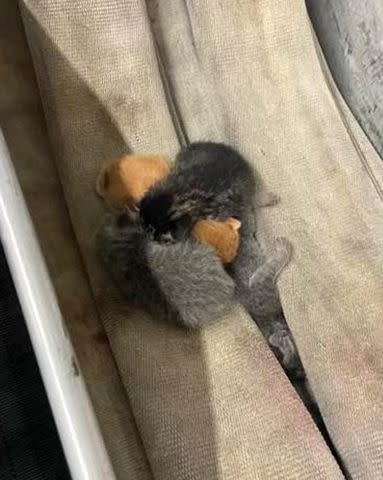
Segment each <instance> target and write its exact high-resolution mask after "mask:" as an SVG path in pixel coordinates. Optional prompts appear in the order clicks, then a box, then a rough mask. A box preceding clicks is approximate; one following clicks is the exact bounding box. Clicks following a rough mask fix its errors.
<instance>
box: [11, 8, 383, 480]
mask: <svg viewBox="0 0 383 480" xmlns="http://www.w3.org/2000/svg"><path fill="white" fill-rule="evenodd" d="M147 3H148V5H146V3H145V2H144V1H143V0H130V1H124V0H114V1H113V2H104V1H101V0H78V1H77V2H71V1H69V0H49V1H48V0H42V1H41V0H39V1H38V0H23V1H22V2H21V5H22V12H23V18H24V24H25V26H26V30H27V33H28V37H29V44H30V47H31V50H32V54H33V58H34V62H35V68H36V72H37V76H38V81H39V84H40V89H41V95H42V100H43V105H44V109H45V114H46V118H47V120H48V127H49V133H50V138H51V141H52V144H53V147H54V160H55V164H56V166H57V170H58V174H59V178H60V182H61V185H62V188H63V192H64V197H65V202H66V206H67V208H68V213H69V216H70V219H71V222H72V225H73V230H74V234H75V237H76V241H77V244H78V247H79V254H80V256H81V260H82V261H83V265H84V270H82V269H81V268H80V267H79V266H78V265H81V263H80V259H79V257H78V256H77V255H78V252H76V251H73V252H72V253H71V255H72V256H70V257H69V258H68V261H67V262H66V263H65V266H66V268H67V269H68V270H70V271H71V272H72V271H75V272H76V275H81V277H78V278H79V280H78V281H79V282H80V279H81V282H82V283H81V285H83V289H84V295H83V296H82V297H75V298H72V300H73V303H72V308H73V306H74V305H75V306H77V307H78V308H81V309H82V308H84V305H87V306H88V308H89V310H87V311H86V312H83V313H82V314H81V316H83V315H85V316H86V317H87V318H88V317H92V315H96V312H97V315H98V317H99V318H100V319H101V321H102V323H103V325H104V327H105V330H106V332H107V336H108V340H109V342H110V347H111V349H112V351H113V354H114V358H115V362H116V366H117V368H118V371H119V374H120V376H121V380H122V382H123V385H124V394H125V398H123V394H122V393H121V391H120V390H119V389H118V388H117V387H116V384H117V381H116V383H114V382H113V381H112V380H113V375H115V374H114V373H113V375H112V374H111V375H110V377H109V376H108V372H107V366H108V365H110V363H108V362H110V360H108V361H106V360H105V365H104V364H103V361H102V360H103V359H106V357H107V356H106V355H105V356H104V357H102V359H101V356H100V357H97V355H96V354H95V353H94V351H93V349H91V350H92V355H93V357H91V358H89V357H87V358H84V362H85V363H86V360H88V365H92V362H94V365H95V366H96V367H95V368H96V369H97V368H98V374H99V375H98V376H97V379H98V382H100V383H102V382H105V383H104V388H105V389H104V390H103V389H102V388H101V387H100V386H99V388H100V392H97V388H94V397H95V403H97V398H105V397H103V395H108V394H109V397H108V398H109V404H107V403H106V402H104V403H103V402H102V401H101V402H100V403H99V408H98V414H99V415H100V422H101V425H104V432H105V437H106V442H107V445H108V448H109V451H110V452H111V456H112V460H113V463H114V466H115V470H116V472H117V476H118V478H121V479H125V478H126V479H128V478H140V479H141V478H142V479H149V478H150V479H152V478H153V479H164V480H165V479H166V480H172V479H177V480H179V479H181V480H182V479H201V480H202V479H206V478H208V479H211V480H215V479H220V480H221V479H225V480H226V479H227V480H237V479H238V478H241V479H244V480H247V479H248V480H250V479H259V480H268V479H281V480H282V479H283V480H288V479H298V480H300V479H313V478H315V479H340V478H344V476H343V474H342V473H341V471H340V469H339V467H338V465H337V463H336V460H335V458H334V457H333V456H332V455H331V453H330V450H329V449H328V447H327V445H326V444H325V442H324V441H323V439H322V437H321V435H320V433H319V432H318V430H317V429H316V427H315V425H314V423H313V422H312V420H311V418H310V417H309V415H308V413H307V411H306V410H305V408H304V406H303V404H302V403H301V402H300V400H299V398H298V397H297V395H296V394H295V392H294V390H293V389H292V387H291V385H290V384H289V382H288V381H287V379H286V377H285V376H284V374H283V372H282V371H281V369H280V367H279V365H278V364H277V362H276V360H275V359H274V357H273V356H272V354H271V352H270V350H269V349H268V348H267V346H266V344H265V342H264V340H263V338H262V337H261V335H260V333H259V331H258V330H257V328H256V326H255V325H254V323H253V322H252V321H251V320H250V319H249V317H248V315H246V314H245V313H244V312H243V311H242V309H241V308H240V307H238V308H237V309H236V311H235V312H234V313H231V314H230V315H229V316H227V317H226V318H223V319H222V322H220V323H219V324H216V325H213V326H211V327H209V328H207V329H206V330H203V331H202V332H189V333H187V332H185V331H182V330H179V329H175V328H172V327H169V326H166V325H161V324H159V323H158V322H156V321H155V319H150V318H147V317H145V316H144V315H143V314H142V313H141V312H137V311H133V310H132V309H131V308H129V306H127V305H126V304H125V303H124V301H123V300H122V299H121V298H120V297H119V295H118V294H117V292H116V291H115V289H114V288H113V287H112V286H111V285H110V281H109V279H108V278H106V276H105V274H104V272H103V271H102V269H101V268H100V266H99V264H98V261H97V258H96V256H95V251H94V235H95V232H96V231H97V228H98V226H99V223H100V220H101V218H102V215H103V212H104V208H103V205H102V204H101V201H100V200H99V199H98V198H97V197H96V195H95V192H94V185H95V181H96V178H97V174H98V172H99V169H100V167H101V165H102V163H103V161H104V160H105V159H106V158H108V157H117V156H119V155H120V154H122V153H125V152H138V153H145V152H160V153H163V154H166V155H169V156H174V154H175V152H176V151H177V150H178V148H179V146H180V143H181V142H184V141H185V140H189V141H192V140H202V139H210V140H224V141H226V142H228V143H230V144H232V145H233V146H234V147H237V148H238V149H239V150H240V151H241V152H242V153H243V154H244V155H245V156H246V157H247V158H248V159H249V160H250V161H252V163H253V164H254V167H255V168H256V169H257V171H258V172H259V173H260V175H261V176H262V178H263V180H264V181H265V183H266V184H267V186H268V187H269V188H270V189H272V190H274V191H276V192H278V193H279V194H280V196H281V198H282V202H281V204H280V205H279V206H277V207H275V208H273V209H265V210H263V211H262V212H260V217H261V218H260V229H261V232H262V238H263V240H264V241H265V242H266V243H267V242H269V241H270V240H271V239H272V238H273V237H275V236H279V235H285V236H287V237H288V238H289V239H291V241H292V242H293V243H294V246H295V257H294V261H293V262H292V264H291V265H290V266H289V268H288V269H287V270H286V271H285V272H283V274H282V276H281V278H280V289H281V296H282V301H283V305H284V307H285V313H286V317H287V321H288V323H289V325H290V327H291V329H292V331H293V334H294V336H295V338H296V342H297V345H298V348H299V351H300V353H301V356H302V360H303V363H304V365H305V367H306V369H307V373H308V376H309V379H310V382H311V384H312V388H313V391H314V393H315V395H316V397H317V400H318V402H319V406H320V409H321V411H322V414H323V416H324V420H325V422H326V425H327V427H328V430H329V433H330V435H331V438H332V440H333V442H334V445H335V447H336V449H337V451H338V452H339V455H340V457H341V460H342V463H343V465H344V471H346V472H347V474H348V475H349V476H350V478H353V479H368V480H370V479H375V478H381V474H382V470H383V456H382V444H383V415H382V413H383V412H382V409H383V407H382V406H383V398H382V397H383V389H382V388H381V385H382V380H383V378H382V371H383V352H382V349H383V347H382V345H383V325H382V323H381V321H380V319H381V313H382V307H383V286H382V285H383V284H382V273H381V268H380V265H381V263H382V244H383V235H382V232H383V219H382V215H381V208H382V190H381V185H382V180H383V178H382V171H381V169H380V164H379V160H378V158H377V156H376V154H375V152H374V151H373V149H372V148H371V146H370V145H369V143H368V142H367V141H366V139H365V137H364V136H363V134H362V132H361V130H360V129H359V128H358V127H357V125H356V124H355V121H354V119H353V118H352V116H351V115H350V114H349V112H348V111H347V110H346V109H345V107H344V104H343V103H342V100H341V99H340V98H339V97H338V95H337V92H336V91H335V89H334V88H333V86H332V83H331V79H329V78H328V73H327V70H326V68H325V65H324V64H323V60H321V57H320V52H319V51H318V48H317V46H316V43H315V41H314V39H313V36H312V32H311V29H310V25H309V22H308V19H307V14H306V10H305V6H304V2H303V0H275V1H274V2H270V1H269V0H256V1H254V0H240V1H237V2H232V1H230V0H172V1H171V2H156V1H154V0H153V1H150V2H147ZM39 160H40V158H39V157H33V158H31V161H30V163H29V164H28V169H29V170H28V171H27V170H26V169H27V167H26V166H25V164H23V163H22V162H21V163H19V165H18V167H19V171H20V172H21V173H22V172H23V174H24V175H25V176H26V177H28V178H27V179H26V182H25V183H26V184H27V185H35V188H36V189H39V188H42V186H43V185H45V184H44V182H41V181H40V183H33V176H36V170H35V168H34V165H36V164H37V163H36V162H38V161H39ZM21 173H20V174H21ZM55 185H56V184H55ZM49 195H52V196H53V195H56V192H55V191H50V192H48V193H47V196H46V197H45V199H47V198H49ZM31 201H32V200H31ZM36 217H37V215H36ZM37 228H38V230H39V231H40V234H41V236H42V237H44V238H46V237H47V236H49V233H50V232H49V227H47V225H46V224H43V223H42V222H41V223H39V224H38V225H37ZM67 229H69V227H68V226H67ZM71 239H72V237H71ZM71 239H68V238H67V237H65V238H60V241H61V243H62V244H65V245H69V244H70V242H71ZM71 245H73V244H71ZM44 247H45V249H46V250H50V256H51V258H52V262H53V259H57V258H58V257H59V256H60V255H61V252H58V248H57V247H56V248H55V249H54V248H53V246H52V243H50V244H49V243H45V244H44ZM60 261H62V260H60ZM72 269H73V270H72ZM84 275H86V277H84ZM76 278H77V277H76ZM85 278H87V280H88V281H89V285H88V284H87V283H86V282H85V280H84V279H85ZM63 284H65V285H63ZM60 288H61V289H62V290H63V291H67V288H68V286H67V285H66V282H64V281H62V284H61V285H59V287H58V290H60ZM87 312H88V313H87ZM68 317H71V323H72V324H73V325H74V324H75V323H76V321H75V319H74V318H73V311H70V309H69V310H68ZM78 322H81V319H80V318H78ZM73 335H74V337H77V342H75V343H76V345H77V348H78V349H81V348H82V346H83V343H84V342H86V340H87V338H88V337H87V336H85V335H83V336H81V335H80V327H79V326H78V325H76V326H73ZM101 338H103V337H101ZM105 348H108V345H106V346H105ZM90 354H91V353H89V355H90ZM84 357H86V355H85V354H84ZM96 357H97V358H96ZM80 360H81V358H80ZM89 368H90V367H89ZM110 369H111V370H110V371H112V365H110ZM89 378H91V377H89ZM90 388H92V387H91V382H90ZM98 393H99V395H100V397H98V396H97V394H98ZM102 406H103V407H104V408H102ZM108 418H110V419H111V421H110V424H108ZM133 419H134V421H133ZM113 430H115V431H116V436H115V437H113ZM124 432H125V435H124Z"/></svg>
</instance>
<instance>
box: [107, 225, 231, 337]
mask: <svg viewBox="0 0 383 480" xmlns="http://www.w3.org/2000/svg"><path fill="white" fill-rule="evenodd" d="M98 248H99V253H100V255H101V258H102V260H103V261H104V263H105V265H106V267H107V269H108V270H109V272H110V273H111V275H112V277H113V278H114V280H115V282H116V284H117V286H119V287H120V290H121V291H122V293H123V294H124V296H125V297H126V298H127V299H128V300H129V301H130V302H131V303H132V304H135V305H136V306H138V307H140V308H143V309H146V310H147V311H148V313H150V314H151V316H152V317H153V318H155V319H158V320H160V321H168V322H172V323H176V324H179V325H183V326H184V327H187V328H198V327H200V326H201V325H204V324H206V323H208V322H213V321H214V320H217V319H219V318H220V317H221V316H222V315H224V314H225V312H226V311H227V310H229V309H230V307H231V306H232V305H233V300H234V291H235V287H234V282H233V280H232V279H231V278H230V276H229V275H228V274H227V273H226V272H225V270H224V269H223V267H222V265H221V262H220V261H219V260H218V258H217V256H216V255H215V253H214V251H213V250H212V249H211V248H209V247H206V246H204V245H202V244H200V243H198V242H197V241H195V240H193V239H190V240H186V241H183V242H177V243H174V242H173V243H159V242H157V241H154V240H153V238H152V236H151V235H150V234H149V233H148V232H147V231H145V230H144V229H143V228H142V227H141V226H140V225H139V224H138V223H136V222H134V221H132V220H131V219H129V218H128V217H127V216H120V217H118V218H112V217H111V218H109V219H108V220H107V222H106V223H105V225H104V226H103V227H102V229H101V231H100V233H99V236H98Z"/></svg>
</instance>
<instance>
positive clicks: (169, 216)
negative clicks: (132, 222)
mask: <svg viewBox="0 0 383 480" xmlns="http://www.w3.org/2000/svg"><path fill="white" fill-rule="evenodd" d="M254 199H255V177H254V172H253V169H252V168H251V166H250V164H249V163H248V162H247V161H246V160H245V159H244V158H243V157H242V156H241V155H240V154H239V153H238V152H236V151H235V150H234V149H233V148H231V147H229V146H227V145H224V144H221V143H212V142H198V143H192V144H191V145H189V146H188V147H186V148H185V149H183V150H181V152H180V153H179V154H178V156H177V159H176V162H175V165H174V167H173V168H172V169H171V171H170V174H169V175H168V176H167V177H166V178H165V179H164V180H163V181H162V182H159V183H157V184H156V185H154V187H153V188H151V189H150V190H149V192H148V193H147V194H146V195H145V196H144V198H143V199H142V201H141V203H140V206H139V209H140V216H141V219H142V221H143V224H144V225H145V226H146V227H150V228H151V229H152V230H153V231H154V232H155V233H156V234H157V235H161V234H167V233H169V232H170V233H172V234H173V235H174V236H175V237H176V238H180V236H182V235H183V237H184V238H186V237H187V236H188V235H189V233H190V230H191V228H192V226H193V224H194V223H195V222H196V221H197V220H199V219H207V218H214V219H227V218H229V217H234V218H236V219H238V220H239V221H241V220H242V218H243V217H244V216H245V215H246V214H247V212H248V211H249V209H251V208H253V206H254Z"/></svg>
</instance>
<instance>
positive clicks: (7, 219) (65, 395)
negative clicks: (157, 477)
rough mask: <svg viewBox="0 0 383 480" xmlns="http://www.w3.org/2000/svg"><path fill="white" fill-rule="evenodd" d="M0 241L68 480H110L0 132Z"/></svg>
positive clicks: (85, 395) (103, 448) (101, 441)
mask: <svg viewBox="0 0 383 480" xmlns="http://www.w3.org/2000/svg"><path fill="white" fill-rule="evenodd" d="M0 236H1V239H2V242H3V246H4V250H5V253H6V255H7V259H8V262H9V267H10V270H11V273H12V277H13V280H14V283H15V286H16V290H17V293H18V297H19V300H20V303H21V307H22V310H23V313H24V317H25V321H26V324H27V327H28V331H29V335H30V337H31V341H32V344H33V348H34V351H35V354H36V357H37V362H38V364H39V367H40V371H41V375H42V378H43V381H44V385H45V388H46V391H47V394H48V398H49V402H50V405H51V408H52V411H53V416H54V418H55V421H56V425H57V429H58V432H59V435H60V438H61V442H62V445H63V449H64V452H65V456H66V458H67V462H68V465H69V469H70V472H71V475H72V478H73V480H113V479H115V476H114V474H113V471H112V467H111V465H110V461H109V458H108V455H107V453H106V449H105V445H104V442H103V439H102V436H101V433H100V430H99V427H98V424H97V420H96V418H95V415H94V412H93V408H92V405H91V402H90V400H89V397H88V394H87V391H86V387H85V384H84V380H83V378H82V376H81V374H80V373H79V371H78V370H77V368H76V365H77V362H76V359H75V353H74V351H73V347H72V344H71V342H70V340H69V337H68V335H67V333H66V330H65V327H64V322H63V318H62V315H61V312H60V309H59V306H58V303H57V298H56V295H55V292H54V289H53V286H52V283H51V280H50V278H49V274H48V271H47V269H46V266H45V262H44V259H43V256H42V254H41V250H40V247H39V244H38V241H37V238H36V234H35V231H34V227H33V225H32V221H31V218H30V216H29V213H28V210H27V207H26V204H25V200H24V197H23V194H22V191H21V188H20V185H19V182H18V180H17V177H16V174H15V171H14V168H13V165H12V162H11V159H10V155H9V151H8V149H7V146H6V143H5V139H4V136H3V134H2V132H1V130H0Z"/></svg>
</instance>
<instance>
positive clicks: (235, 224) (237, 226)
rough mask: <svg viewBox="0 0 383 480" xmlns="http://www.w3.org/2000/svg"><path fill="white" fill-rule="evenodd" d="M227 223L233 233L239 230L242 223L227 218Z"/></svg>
mask: <svg viewBox="0 0 383 480" xmlns="http://www.w3.org/2000/svg"><path fill="white" fill-rule="evenodd" d="M227 223H228V225H230V227H231V228H232V229H233V230H235V231H237V230H239V229H240V228H241V225H242V223H241V222H240V221H239V220H237V219H236V218H229V220H228V221H227Z"/></svg>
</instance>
